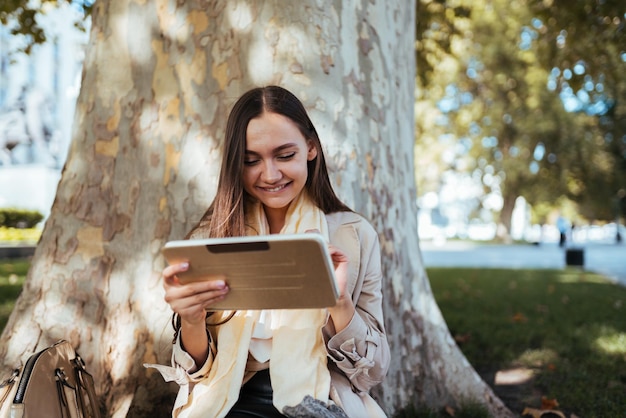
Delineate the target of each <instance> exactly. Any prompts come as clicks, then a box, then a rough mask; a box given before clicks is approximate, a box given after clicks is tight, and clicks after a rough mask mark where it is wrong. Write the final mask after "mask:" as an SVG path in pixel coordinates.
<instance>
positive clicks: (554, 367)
mask: <svg viewBox="0 0 626 418" xmlns="http://www.w3.org/2000/svg"><path fill="white" fill-rule="evenodd" d="M546 367H547V369H548V370H550V371H551V372H553V371H555V370H556V366H555V365H554V364H552V363H549V364H548V365H547V366H546Z"/></svg>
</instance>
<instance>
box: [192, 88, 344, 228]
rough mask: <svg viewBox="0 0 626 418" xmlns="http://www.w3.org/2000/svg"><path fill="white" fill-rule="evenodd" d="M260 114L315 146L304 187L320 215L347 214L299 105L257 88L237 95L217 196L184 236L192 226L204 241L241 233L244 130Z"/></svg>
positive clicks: (288, 96) (277, 91)
mask: <svg viewBox="0 0 626 418" xmlns="http://www.w3.org/2000/svg"><path fill="white" fill-rule="evenodd" d="M263 112H271V113H277V114H280V115H283V116H285V117H287V118H289V119H290V120H291V121H293V123H295V124H296V126H297V127H298V129H299V130H300V132H301V133H302V135H303V136H304V138H305V139H307V140H308V141H310V142H311V143H312V144H313V145H314V146H315V148H316V150H317V157H316V158H314V159H313V160H312V161H309V162H308V163H307V170H308V178H307V181H306V185H305V190H306V191H307V193H308V195H309V198H310V199H311V200H312V201H313V203H314V204H315V205H317V206H318V207H319V208H320V209H321V210H322V211H323V212H324V213H332V212H339V211H351V209H350V208H349V207H348V206H346V205H345V204H344V203H343V202H341V200H339V198H338V197H337V196H336V195H335V192H334V190H333V188H332V185H331V183H330V178H329V177H328V170H327V168H326V160H325V158H324V153H323V151H322V144H321V142H320V139H319V136H318V134H317V131H316V130H315V127H314V126H313V123H312V122H311V119H310V118H309V116H308V114H307V112H306V109H305V108H304V106H303V104H302V102H300V100H299V99H298V98H297V97H296V96H295V95H293V94H292V93H291V92H289V91H288V90H286V89H284V88H282V87H278V86H268V87H258V88H255V89H252V90H250V91H248V92H246V93H245V94H244V95H243V96H241V97H240V98H239V100H237V102H236V103H235V105H234V106H233V108H232V110H231V112H230V115H229V116H228V122H227V124H226V138H225V141H224V151H223V156H222V167H221V170H220V176H219V182H218V186H217V193H216V195H215V199H214V200H213V203H212V204H211V206H210V207H209V209H208V210H207V212H206V213H205V214H204V216H203V217H202V219H201V220H200V222H199V223H198V225H196V227H195V228H194V229H193V230H192V231H191V232H190V233H189V234H188V236H189V235H192V234H193V232H194V231H195V230H196V229H197V228H203V229H204V228H208V236H210V237H230V236H242V235H245V214H244V208H245V205H246V202H247V200H248V199H249V198H250V196H249V195H248V193H246V192H245V190H244V188H243V180H242V176H243V169H244V157H245V151H246V131H247V129H248V124H249V123H250V121H251V120H252V119H254V118H257V117H259V116H261V114H262V113H263ZM203 235H205V234H203Z"/></svg>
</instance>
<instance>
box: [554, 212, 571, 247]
mask: <svg viewBox="0 0 626 418" xmlns="http://www.w3.org/2000/svg"><path fill="white" fill-rule="evenodd" d="M556 228H557V229H558V230H559V247H564V246H565V243H566V242H567V229H568V224H567V220H566V219H565V218H564V217H562V216H560V215H559V217H558V218H557V219H556Z"/></svg>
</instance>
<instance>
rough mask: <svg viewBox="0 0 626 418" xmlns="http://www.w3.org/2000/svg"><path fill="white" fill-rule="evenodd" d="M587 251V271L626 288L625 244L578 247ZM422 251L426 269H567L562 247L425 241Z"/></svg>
mask: <svg viewBox="0 0 626 418" xmlns="http://www.w3.org/2000/svg"><path fill="white" fill-rule="evenodd" d="M575 248H582V249H583V250H584V266H583V268H584V269H585V270H586V271H591V272H595V273H600V274H602V275H604V276H607V277H608V278H609V279H611V280H613V281H615V282H617V283H620V284H622V285H624V286H626V245H625V244H623V243H622V244H600V243H584V244H577V245H576V246H575ZM420 249H421V252H422V258H423V260H424V265H425V266H426V267H487V268H511V269H522V268H535V269H563V268H565V267H566V264H565V249H564V248H560V247H559V246H558V244H554V243H546V244H539V245H533V244H511V245H496V244H480V243H471V242H459V241H448V242H446V243H445V244H443V245H435V244H434V243H432V242H430V241H421V242H420Z"/></svg>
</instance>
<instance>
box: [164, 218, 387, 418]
mask: <svg viewBox="0 0 626 418" xmlns="http://www.w3.org/2000/svg"><path fill="white" fill-rule="evenodd" d="M326 219H327V222H328V228H329V236H330V242H331V243H332V244H333V245H334V246H336V247H338V248H339V249H341V250H342V251H344V252H345V253H346V255H347V257H348V259H349V277H348V283H347V288H346V291H347V292H349V293H350V294H351V295H352V301H353V303H354V305H355V307H356V314H355V315H354V317H353V318H352V320H351V322H350V323H349V324H348V326H347V327H346V328H345V329H343V330H342V331H341V332H339V333H336V332H335V329H334V326H333V324H332V320H329V321H328V322H327V323H326V325H325V326H324V328H323V336H324V340H325V342H326V347H327V351H328V359H329V361H328V369H329V371H330V377H331V389H330V392H331V393H330V398H331V399H332V400H333V401H334V402H335V403H336V404H338V405H339V406H341V407H342V408H343V409H344V411H345V412H346V414H347V415H348V416H349V417H354V418H362V417H384V416H385V415H384V413H383V411H382V410H381V409H380V407H378V405H377V404H376V403H375V402H374V400H373V399H372V398H371V397H370V396H369V390H370V389H371V388H372V387H374V386H376V385H377V384H379V383H380V382H382V380H383V379H384V377H385V374H386V373H387V369H388V367H389V360H390V358H389V345H388V343H387V339H386V337H385V330H384V324H383V312H382V292H381V287H382V270H381V260H380V247H379V243H378V236H377V234H376V231H375V230H374V228H373V227H372V226H371V225H370V224H369V223H368V222H367V221H366V220H365V219H364V218H362V217H361V216H360V215H358V214H355V213H351V212H337V213H333V214H330V215H326ZM214 331H215V330H214V329H210V332H211V334H212V335H211V337H212V338H211V340H212V343H211V345H212V346H211V353H212V354H211V353H210V354H209V358H208V359H207V361H206V363H205V364H204V365H202V367H200V368H198V367H197V365H196V364H195V363H194V361H193V359H192V358H191V356H189V354H187V353H186V352H185V351H184V350H183V349H182V348H181V346H180V338H179V339H178V341H177V342H176V344H175V345H174V349H173V353H172V366H173V368H169V367H163V366H161V367H158V366H153V367H157V368H158V369H159V371H161V373H162V374H163V375H164V377H165V378H166V380H174V381H176V382H177V383H178V384H179V385H180V390H179V394H178V397H177V399H176V404H175V406H174V411H175V415H176V410H177V409H179V408H180V407H182V406H184V405H186V406H187V407H186V408H185V409H186V410H188V411H189V408H190V407H191V409H193V403H195V401H200V398H201V397H202V394H201V393H195V392H197V391H202V385H197V383H199V382H201V381H202V379H203V378H205V376H207V375H208V373H209V370H210V369H211V366H212V362H213V358H214V354H215V353H216V347H215V343H214V341H216V335H214ZM242 367H243V365H242ZM190 403H191V405H190Z"/></svg>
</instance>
